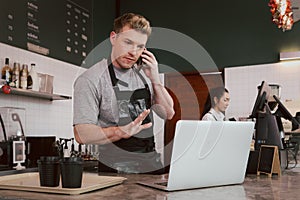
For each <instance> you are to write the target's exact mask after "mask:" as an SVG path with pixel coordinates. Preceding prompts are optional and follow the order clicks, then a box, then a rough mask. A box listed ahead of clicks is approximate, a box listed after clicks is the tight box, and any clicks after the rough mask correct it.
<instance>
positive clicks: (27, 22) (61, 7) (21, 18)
mask: <svg viewBox="0 0 300 200" xmlns="http://www.w3.org/2000/svg"><path fill="white" fill-rule="evenodd" d="M0 30H1V31H0V42H3V43H6V44H9V45H12V46H15V47H19V48H22V49H26V50H29V51H32V52H35V53H38V54H42V55H45V56H49V57H52V58H55V59H59V60H62V61H65V62H69V63H72V64H76V65H81V63H82V61H83V60H84V59H85V57H86V56H87V54H88V53H89V52H90V51H91V49H92V0H1V13H0Z"/></svg>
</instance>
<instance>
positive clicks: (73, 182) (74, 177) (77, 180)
mask: <svg viewBox="0 0 300 200" xmlns="http://www.w3.org/2000/svg"><path fill="white" fill-rule="evenodd" d="M60 167H61V180H62V187H63V188H80V187H81V183H82V173H83V159H82V158H79V157H70V158H63V159H62V160H61V162H60Z"/></svg>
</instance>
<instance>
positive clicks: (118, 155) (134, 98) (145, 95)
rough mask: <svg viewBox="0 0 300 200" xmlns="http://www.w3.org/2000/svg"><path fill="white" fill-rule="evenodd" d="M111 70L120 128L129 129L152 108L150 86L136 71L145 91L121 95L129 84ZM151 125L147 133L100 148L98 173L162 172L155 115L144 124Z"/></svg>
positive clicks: (145, 130)
mask: <svg viewBox="0 0 300 200" xmlns="http://www.w3.org/2000/svg"><path fill="white" fill-rule="evenodd" d="M108 70H109V74H110V78H111V82H112V86H113V89H114V93H115V96H116V99H117V105H118V107H119V122H118V124H117V125H118V126H123V125H127V124H129V123H130V122H132V121H134V120H135V119H136V118H137V116H138V115H139V114H140V113H142V112H143V111H144V110H146V109H150V108H151V92H150V89H149V86H148V84H147V82H146V80H145V79H144V77H143V76H142V75H141V74H140V73H139V71H138V70H137V69H135V68H133V70H135V72H136V73H137V75H138V76H139V77H140V79H141V80H142V81H143V83H144V85H145V88H140V89H136V90H134V91H130V90H125V91H121V90H120V89H119V87H118V85H119V84H120V85H123V86H125V87H128V84H127V83H125V82H123V81H121V80H118V79H117V78H116V75H115V71H114V67H113V65H112V64H108ZM149 122H152V126H151V127H150V128H148V129H144V130H142V131H141V132H139V133H138V134H136V135H134V136H132V137H130V138H128V139H121V140H119V141H116V142H113V143H111V144H106V145H101V146H100V152H99V153H100V158H99V159H100V162H99V171H109V172H120V173H148V172H153V171H157V170H159V169H162V164H161V161H160V154H158V153H156V151H155V143H154V135H153V125H154V123H153V122H154V121H153V113H152V111H150V114H149V115H148V116H147V117H146V118H145V120H144V121H143V123H142V124H145V123H149Z"/></svg>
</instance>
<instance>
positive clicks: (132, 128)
mask: <svg viewBox="0 0 300 200" xmlns="http://www.w3.org/2000/svg"><path fill="white" fill-rule="evenodd" d="M149 113H150V110H149V109H148V110H145V111H144V112H142V113H141V114H140V115H139V116H138V117H137V118H136V119H135V120H134V121H133V122H131V123H129V124H127V125H125V126H119V128H118V129H116V131H115V134H116V136H117V137H120V138H125V139H127V138H130V137H131V136H133V135H135V134H137V133H139V132H140V131H142V130H144V129H147V128H150V127H151V126H152V123H151V122H150V123H147V124H143V125H142V122H143V120H144V119H145V118H146V117H147V116H148V115H149Z"/></svg>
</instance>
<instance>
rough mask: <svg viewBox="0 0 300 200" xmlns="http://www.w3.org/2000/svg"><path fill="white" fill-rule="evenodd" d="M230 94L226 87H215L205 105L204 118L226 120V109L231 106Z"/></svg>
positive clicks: (207, 119)
mask: <svg viewBox="0 0 300 200" xmlns="http://www.w3.org/2000/svg"><path fill="white" fill-rule="evenodd" d="M229 101H230V96H229V92H228V90H227V89H226V88H224V87H217V88H213V89H211V90H210V91H209V94H208V96H207V99H206V103H205V105H204V110H203V113H202V120H206V121H224V120H225V114H224V113H225V110H226V109H227V107H228V106H229Z"/></svg>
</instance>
